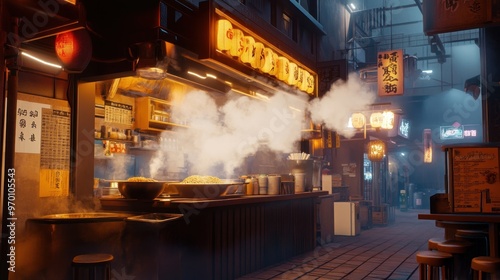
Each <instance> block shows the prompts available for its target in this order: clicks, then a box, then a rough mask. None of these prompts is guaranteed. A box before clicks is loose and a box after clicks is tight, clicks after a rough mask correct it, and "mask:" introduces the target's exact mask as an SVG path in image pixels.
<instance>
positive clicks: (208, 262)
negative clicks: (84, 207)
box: [101, 191, 328, 279]
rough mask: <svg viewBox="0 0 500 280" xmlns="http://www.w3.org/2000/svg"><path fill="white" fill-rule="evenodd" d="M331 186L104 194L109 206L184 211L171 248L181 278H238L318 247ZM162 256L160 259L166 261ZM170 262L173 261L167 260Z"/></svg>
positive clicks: (104, 203) (112, 208)
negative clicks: (321, 210)
mask: <svg viewBox="0 0 500 280" xmlns="http://www.w3.org/2000/svg"><path fill="white" fill-rule="evenodd" d="M327 194H328V193H327V192H324V191H318V192H306V193H300V194H294V195H254V196H241V197H234V198H223V199H211V200H197V199H180V198H176V199H168V198H160V199H155V200H154V201H139V200H131V199H123V198H116V197H114V198H113V197H106V198H102V199H101V207H102V209H103V210H105V211H126V212H130V211H132V212H151V213H153V212H157V213H158V212H168V213H181V214H183V215H184V217H183V218H184V221H183V222H182V223H179V224H178V225H176V226H175V229H170V231H172V230H175V234H172V232H169V233H168V234H162V236H165V237H164V238H168V239H169V240H166V241H165V240H164V241H163V243H164V244H170V246H169V247H165V250H178V252H179V258H180V261H179V262H176V263H178V264H180V265H178V266H179V267H178V271H172V268H170V269H169V270H168V271H169V273H170V274H171V275H172V274H174V275H176V276H178V277H177V279H234V278H237V277H240V276H243V275H245V274H248V273H251V272H253V271H256V270H259V269H262V268H264V267H267V266H269V265H272V264H276V263H279V262H282V261H285V260H288V259H290V258H292V257H294V256H297V255H300V254H303V253H306V252H310V251H312V250H314V248H315V247H316V233H317V232H316V231H317V224H316V223H317V214H318V203H319V201H320V197H321V196H324V195H327ZM161 261H162V260H160V262H161ZM164 265H165V266H168V265H169V264H168V263H165V264H164Z"/></svg>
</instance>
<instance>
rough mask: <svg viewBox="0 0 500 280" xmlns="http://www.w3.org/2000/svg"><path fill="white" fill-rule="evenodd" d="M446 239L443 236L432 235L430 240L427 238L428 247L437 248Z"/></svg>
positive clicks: (430, 248)
mask: <svg viewBox="0 0 500 280" xmlns="http://www.w3.org/2000/svg"><path fill="white" fill-rule="evenodd" d="M444 241H446V239H444V238H441V237H432V238H429V240H427V248H428V249H429V250H431V251H432V250H437V249H438V247H437V245H438V243H441V242H444Z"/></svg>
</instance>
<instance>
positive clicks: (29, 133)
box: [16, 100, 50, 154]
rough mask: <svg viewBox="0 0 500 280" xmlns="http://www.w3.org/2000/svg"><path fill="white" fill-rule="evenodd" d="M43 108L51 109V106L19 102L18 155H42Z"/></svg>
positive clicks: (17, 121)
mask: <svg viewBox="0 0 500 280" xmlns="http://www.w3.org/2000/svg"><path fill="white" fill-rule="evenodd" d="M42 108H50V105H47V104H41V103H35V102H28V101H24V100H18V101H17V117H16V124H17V127H16V153H28V154H39V153H40V137H41V131H42Z"/></svg>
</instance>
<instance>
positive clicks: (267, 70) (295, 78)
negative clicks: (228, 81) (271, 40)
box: [215, 18, 316, 95]
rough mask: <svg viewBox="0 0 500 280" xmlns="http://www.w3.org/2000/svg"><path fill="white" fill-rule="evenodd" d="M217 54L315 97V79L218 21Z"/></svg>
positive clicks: (247, 35) (303, 70) (224, 20)
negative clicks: (221, 54)
mask: <svg viewBox="0 0 500 280" xmlns="http://www.w3.org/2000/svg"><path fill="white" fill-rule="evenodd" d="M216 34H217V40H216V46H215V48H216V50H217V51H218V52H220V53H223V54H225V55H227V56H229V57H231V58H233V59H234V60H237V61H238V62H240V63H244V64H245V65H248V66H250V67H252V68H253V69H255V70H258V71H260V72H261V73H262V74H264V75H270V76H273V77H274V78H276V79H278V80H280V81H283V82H284V83H286V84H288V85H290V86H293V87H296V88H297V89H299V90H301V91H303V92H306V93H307V94H310V95H314V91H315V89H316V75H315V74H314V73H312V72H311V71H309V70H307V69H305V67H302V66H301V65H300V63H298V62H297V61H293V60H292V59H289V58H287V57H285V56H283V55H280V54H279V53H278V52H277V51H276V50H275V49H274V48H273V47H272V46H271V45H270V44H268V43H265V42H259V40H258V39H256V38H255V36H252V35H251V34H248V33H245V32H243V31H242V28H238V26H236V25H235V24H234V23H232V22H230V21H229V20H227V19H222V18H221V19H219V20H218V21H217V33H216Z"/></svg>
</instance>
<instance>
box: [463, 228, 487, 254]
mask: <svg viewBox="0 0 500 280" xmlns="http://www.w3.org/2000/svg"><path fill="white" fill-rule="evenodd" d="M455 239H457V240H464V241H469V242H471V243H472V244H473V247H474V252H473V256H474V257H478V256H488V255H489V254H490V253H489V242H488V232H487V231H484V230H472V229H457V231H456V232H455Z"/></svg>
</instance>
